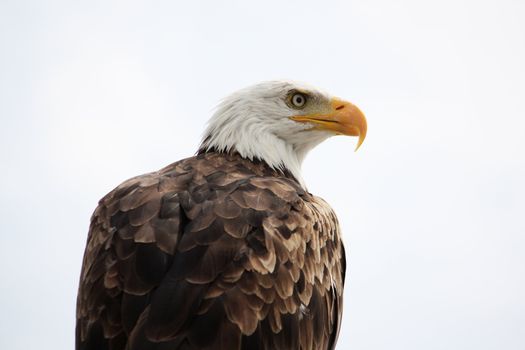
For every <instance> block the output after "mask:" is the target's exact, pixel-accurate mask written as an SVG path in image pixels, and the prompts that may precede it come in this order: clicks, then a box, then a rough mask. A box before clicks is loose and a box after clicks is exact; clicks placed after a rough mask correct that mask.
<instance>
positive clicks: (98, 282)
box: [76, 81, 367, 350]
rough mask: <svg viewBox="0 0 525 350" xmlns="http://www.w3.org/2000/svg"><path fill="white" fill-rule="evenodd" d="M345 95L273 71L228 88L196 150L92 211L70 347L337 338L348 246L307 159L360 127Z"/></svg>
mask: <svg viewBox="0 0 525 350" xmlns="http://www.w3.org/2000/svg"><path fill="white" fill-rule="evenodd" d="M366 129H367V127H366V120H365V117H364V116H363V114H362V113H361V111H360V110H359V109H358V108H357V107H356V106H354V105H353V104H351V103H349V102H346V101H343V100H341V99H339V98H335V97H331V96H330V95H328V94H326V93H324V92H321V91H319V90H317V89H314V88H311V87H308V86H306V85H303V84H298V83H294V82H282V81H277V82H276V81H273V82H265V83H260V84H258V85H255V86H252V87H248V88H245V89H243V90H240V91H239V92H237V93H234V94H233V95H231V96H230V97H228V98H226V99H225V100H224V101H223V102H222V103H221V104H220V105H219V107H218V108H217V111H216V112H215V114H214V115H213V117H212V118H211V119H210V121H209V124H208V127H207V129H206V131H205V133H204V137H203V140H202V143H201V145H200V148H199V150H198V152H197V155H196V156H194V157H190V158H186V159H183V160H180V161H178V162H175V163H173V164H171V165H168V166H167V167H165V168H163V169H161V170H159V171H156V172H152V173H149V174H145V175H141V176H138V177H134V178H131V179H129V180H127V181H125V182H124V183H122V184H121V185H119V186H118V187H117V188H115V189H114V190H113V191H111V192H110V193H109V194H107V195H106V196H105V197H103V198H102V199H101V200H100V202H99V205H98V207H97V208H96V209H95V212H94V213H93V216H92V218H91V225H90V228H89V233H88V239H87V245H86V249H85V253H84V259H83V266H82V271H81V276H80V286H79V291H78V298H77V313H76V349H79V350H80V349H85V350H94V349H96V350H104V349H112V350H124V349H126V350H139V349H140V350H149V349H157V350H161V349H162V350H168V349H169V350H176V349H210V350H221V349H222V350H237V349H239V350H240V349H249V350H254V349H268V350H270V349H271V350H280V349H305V350H306V349H334V347H335V344H336V341H337V336H338V332H339V327H340V323H341V313H342V296H343V284H344V277H345V253H344V248H343V244H342V242H341V235H340V231H339V225H338V222H337V218H336V216H335V214H334V212H333V211H332V209H331V208H330V206H329V205H328V204H327V203H326V202H325V201H323V200H322V199H321V198H319V197H316V196H314V195H312V194H311V193H309V192H308V191H307V189H306V186H305V183H304V181H303V178H302V177H301V172H300V167H301V162H302V161H303V159H304V157H305V156H306V154H307V153H308V151H309V150H311V149H312V148H313V147H314V146H316V145H317V144H319V143H320V142H322V141H323V140H325V139H327V138H328V137H330V136H332V135H350V136H358V137H359V140H358V147H359V145H361V143H362V142H363V140H364V138H365V135H366Z"/></svg>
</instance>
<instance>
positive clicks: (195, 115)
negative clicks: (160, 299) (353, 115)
mask: <svg viewBox="0 0 525 350" xmlns="http://www.w3.org/2000/svg"><path fill="white" fill-rule="evenodd" d="M279 78H288V79H294V80H300V81H306V82H308V83H310V84H313V85H316V86H319V87H321V88H323V89H325V90H327V91H330V92H331V93H333V94H335V95H338V96H341V97H343V98H346V99H348V100H350V101H352V102H354V103H356V104H357V105H358V106H360V107H361V109H362V110H363V111H364V112H365V114H366V115H367V117H368V121H369V133H368V137H367V139H366V141H365V143H364V144H363V147H362V148H361V149H360V150H359V152H357V153H354V152H353V148H354V146H355V139H351V138H343V137H338V138H333V139H331V140H329V141H327V142H325V143H324V144H322V145H321V146H319V147H318V148H317V149H315V150H314V151H313V152H312V153H311V154H310V155H309V157H308V158H307V160H306V162H305V164H304V166H303V170H304V177H305V179H306V181H307V184H308V186H309V189H310V191H311V192H313V193H315V194H317V195H319V196H321V197H323V198H325V199H326V200H327V201H328V202H329V203H330V204H331V205H332V206H333V207H334V209H335V211H336V212H337V214H338V216H339V219H340V222H341V225H342V228H343V231H344V241H345V243H346V246H347V250H348V266H349V271H348V274H347V276H348V277H347V284H346V289H345V307H344V317H343V325H342V332H341V336H340V338H339V346H338V349H352V350H379V349H400V350H401V349H402V350H407V349H410V350H412V349H413V350H419V349H447V350H449V349H453V350H463V349H480V350H485V349H487V350H488V349H494V350H496V349H506V350H518V349H520V350H523V349H525V200H524V198H525V121H524V119H525V2H523V1H520V0H516V1H511V0H500V1H495V0H494V1H483V0H478V1H474V0H472V1H467V0H456V1H451V0H440V1H416V0H402V1H389V0H359V1H320V0H318V1H305V0H302V1H286V2H285V1H276V0H274V1H258V2H253V1H184V2H182V1H180V2H175V1H171V2H169V1H143V2H139V1H84V2H80V1H20V0H12V1H10V0H7V1H6V0H1V2H0V122H1V123H0V164H1V169H2V170H1V173H0V283H1V285H0V348H1V349H5V350H15V349H16V350H18V349H21V350H22V349H23V350H27V349H53V350H56V349H72V348H73V342H74V323H75V299H76V290H77V285H78V276H79V272H80V265H81V260H82V254H83V250H84V244H85V240H86V233H87V228H88V222H89V217H90V215H91V213H92V211H93V209H94V208H95V206H96V204H97V201H98V199H99V198H100V197H102V196H103V195H104V194H105V193H107V192H108V191H109V190H111V189H112V188H113V187H115V186H116V185H118V184H119V183H120V182H121V181H123V180H125V179H126V178H129V177H131V176H134V175H137V174H141V173H144V172H148V171H152V170H156V169H158V168H161V167H163V166H164V165H167V164H169V163H171V162H173V161H175V160H178V159H181V158H184V157H187V156H191V155H192V154H193V153H194V152H195V151H196V148H197V145H198V142H199V139H200V135H201V132H202V131H203V128H204V125H205V122H206V120H207V119H208V117H209V116H210V114H211V112H212V111H213V108H214V106H215V105H216V104H217V102H218V101H219V100H220V98H222V97H223V96H225V95H227V94H228V93H230V92H232V91H234V90H236V89H238V88H241V87H244V86H246V85H250V84H253V83H255V82H258V81H261V80H270V79H279Z"/></svg>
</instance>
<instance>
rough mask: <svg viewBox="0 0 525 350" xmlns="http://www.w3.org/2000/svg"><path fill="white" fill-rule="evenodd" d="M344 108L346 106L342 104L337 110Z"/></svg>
mask: <svg viewBox="0 0 525 350" xmlns="http://www.w3.org/2000/svg"><path fill="white" fill-rule="evenodd" d="M343 108H345V105H340V106H339V107H337V108H336V109H335V110H336V111H338V110H340V109H343Z"/></svg>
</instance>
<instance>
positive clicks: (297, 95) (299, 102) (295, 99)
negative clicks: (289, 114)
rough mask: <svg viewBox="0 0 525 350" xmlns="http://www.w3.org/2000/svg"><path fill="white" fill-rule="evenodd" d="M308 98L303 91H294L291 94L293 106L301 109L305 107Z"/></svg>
mask: <svg viewBox="0 0 525 350" xmlns="http://www.w3.org/2000/svg"><path fill="white" fill-rule="evenodd" d="M307 100H308V96H307V95H306V94H303V93H302V92H294V93H292V94H291V96H290V103H291V105H292V107H294V108H297V109H300V108H303V107H304V105H305V104H306V101H307Z"/></svg>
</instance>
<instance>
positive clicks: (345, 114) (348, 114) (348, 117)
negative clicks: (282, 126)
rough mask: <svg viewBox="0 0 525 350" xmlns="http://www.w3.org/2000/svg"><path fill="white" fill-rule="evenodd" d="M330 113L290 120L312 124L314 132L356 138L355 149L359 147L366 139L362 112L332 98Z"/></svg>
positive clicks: (349, 104) (351, 105) (364, 119)
mask: <svg viewBox="0 0 525 350" xmlns="http://www.w3.org/2000/svg"><path fill="white" fill-rule="evenodd" d="M330 105H331V111H330V112H328V113H315V114H309V115H297V116H293V117H291V118H290V119H292V120H295V121H297V122H303V123H312V124H314V129H316V130H326V131H331V132H333V133H336V134H338V135H348V136H358V137H359V140H358V141H357V147H356V148H355V150H356V151H357V149H358V148H359V147H360V146H361V144H362V143H363V141H364V140H365V137H366V118H365V115H364V114H363V112H361V111H360V110H359V108H357V107H356V106H355V105H353V104H351V103H350V102H347V101H343V100H341V99H338V98H333V99H332V100H331V101H330Z"/></svg>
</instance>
